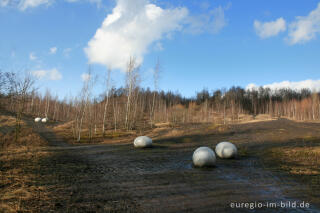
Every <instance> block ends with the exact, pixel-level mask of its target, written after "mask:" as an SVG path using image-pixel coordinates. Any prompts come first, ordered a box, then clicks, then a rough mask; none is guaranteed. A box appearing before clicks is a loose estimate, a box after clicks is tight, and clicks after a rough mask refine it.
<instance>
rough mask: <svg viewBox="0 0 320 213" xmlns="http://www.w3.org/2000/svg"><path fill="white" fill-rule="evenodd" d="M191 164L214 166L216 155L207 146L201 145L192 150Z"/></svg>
mask: <svg viewBox="0 0 320 213" xmlns="http://www.w3.org/2000/svg"><path fill="white" fill-rule="evenodd" d="M192 161H193V165H195V166H197V167H204V166H214V165H215V164H216V155H215V154H214V152H213V151H212V149H210V148H209V147H206V146H202V147H199V148H198V149H196V151H194V153H193V156H192Z"/></svg>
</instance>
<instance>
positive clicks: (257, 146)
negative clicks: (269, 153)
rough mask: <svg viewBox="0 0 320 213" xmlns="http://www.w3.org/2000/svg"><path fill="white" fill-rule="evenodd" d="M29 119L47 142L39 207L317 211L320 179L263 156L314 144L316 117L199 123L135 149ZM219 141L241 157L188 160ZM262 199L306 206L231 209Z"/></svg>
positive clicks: (317, 134)
mask: <svg viewBox="0 0 320 213" xmlns="http://www.w3.org/2000/svg"><path fill="white" fill-rule="evenodd" d="M26 122H27V124H28V125H30V126H32V127H33V129H34V131H35V132H37V133H38V134H39V135H40V136H41V137H43V138H44V139H45V140H47V141H48V143H49V144H50V146H49V147H46V148H44V149H45V151H47V152H50V155H49V157H46V158H44V159H42V160H41V162H39V166H40V171H41V175H40V176H39V180H37V181H38V183H39V185H41V186H43V187H45V188H46V190H47V192H46V195H47V196H49V199H46V200H44V201H40V202H38V203H37V208H36V209H37V211H39V212H49V211H55V212H320V208H319V207H320V205H319V204H320V198H319V197H320V190H317V191H314V190H315V189H320V187H319V182H318V183H316V185H315V184H313V185H309V184H307V183H303V182H299V180H298V179H296V178H293V177H291V176H289V175H287V174H286V173H284V172H283V171H281V170H278V169H276V168H277V167H273V166H272V165H273V162H271V159H268V158H264V154H265V151H266V150H268V149H270V148H274V147H288V146H304V145H305V144H306V143H309V144H310V145H312V146H319V145H320V140H319V138H320V131H319V130H320V124H317V123H301V122H299V123H298V122H294V121H289V120H287V119H279V120H272V121H265V122H256V123H247V124H237V125H230V126H229V127H228V129H227V130H225V131H218V130H216V129H212V128H209V127H208V128H206V127H203V128H202V130H200V131H195V134H192V133H190V132H189V134H188V135H186V136H172V137H166V138H161V137H159V138H157V139H155V140H154V141H153V142H154V146H153V147H152V148H146V149H135V148H134V147H133V144H132V141H126V142H125V143H121V144H120V143H119V144H85V145H70V144H68V143H65V142H64V139H63V138H61V137H58V136H57V135H56V134H55V133H54V132H53V130H52V128H50V127H48V125H47V124H42V123H34V122H33V120H32V119H29V120H28V119H27V120H26ZM310 137H312V138H313V140H312V141H310V140H307V139H308V138H310ZM221 141H231V142H233V143H234V144H235V145H236V146H237V147H238V148H239V156H238V157H237V158H235V159H228V160H223V159H218V160H217V166H216V167H214V168H205V169H199V168H194V167H193V166H192V153H193V151H194V150H195V149H196V148H197V147H199V146H209V147H211V148H212V149H214V147H215V145H216V144H217V143H218V142H221ZM266 160H269V162H268V161H266ZM274 164H276V161H275V162H274ZM318 178H319V176H318ZM259 202H261V203H262V204H263V205H267V204H268V202H270V203H277V204H278V205H280V204H281V202H282V203H286V204H289V202H291V203H294V202H297V203H298V204H299V203H302V202H305V203H310V207H309V208H290V207H288V208H282V207H281V206H277V207H276V208H274V207H272V208H267V207H265V206H264V207H262V208H259V207H257V206H256V208H251V209H250V208H249V207H247V208H246V207H244V206H243V207H242V208H236V207H235V206H236V205H237V204H239V203H244V204H245V203H253V204H255V205H258V203H259ZM232 203H233V204H234V205H235V206H234V208H232V207H231V205H233V204H232ZM236 203H237V204H236ZM25 205H32V204H25ZM259 205H260V204H259Z"/></svg>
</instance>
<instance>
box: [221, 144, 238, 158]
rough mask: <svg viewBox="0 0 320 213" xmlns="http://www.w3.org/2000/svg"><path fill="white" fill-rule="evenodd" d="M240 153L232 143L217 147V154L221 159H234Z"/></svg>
mask: <svg viewBox="0 0 320 213" xmlns="http://www.w3.org/2000/svg"><path fill="white" fill-rule="evenodd" d="M237 153H238V149H237V147H236V146H235V145H234V144H233V143H230V142H220V143H219V144H218V145H217V146H216V154H217V155H218V156H219V157H220V158H234V157H235V156H236V155H237Z"/></svg>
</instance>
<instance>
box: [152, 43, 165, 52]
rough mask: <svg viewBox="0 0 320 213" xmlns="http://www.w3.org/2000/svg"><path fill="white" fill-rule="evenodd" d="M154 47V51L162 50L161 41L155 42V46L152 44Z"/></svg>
mask: <svg viewBox="0 0 320 213" xmlns="http://www.w3.org/2000/svg"><path fill="white" fill-rule="evenodd" d="M154 49H155V50H156V51H162V50H163V45H162V43H161V42H157V43H156V44H155V46H154Z"/></svg>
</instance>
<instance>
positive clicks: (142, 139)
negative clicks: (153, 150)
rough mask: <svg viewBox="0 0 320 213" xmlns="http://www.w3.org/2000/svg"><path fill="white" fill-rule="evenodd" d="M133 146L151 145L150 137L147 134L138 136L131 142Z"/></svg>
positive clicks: (143, 146)
mask: <svg viewBox="0 0 320 213" xmlns="http://www.w3.org/2000/svg"><path fill="white" fill-rule="evenodd" d="M133 145H134V147H137V148H145V147H151V146H152V139H151V138H149V137H148V136H139V137H137V138H136V139H135V140H134V142H133Z"/></svg>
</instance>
